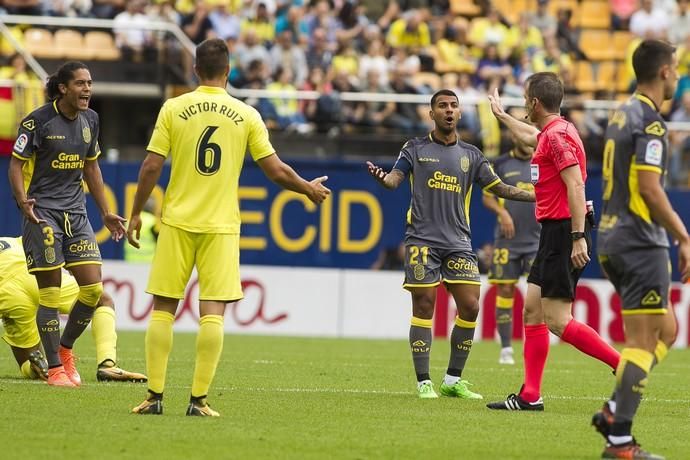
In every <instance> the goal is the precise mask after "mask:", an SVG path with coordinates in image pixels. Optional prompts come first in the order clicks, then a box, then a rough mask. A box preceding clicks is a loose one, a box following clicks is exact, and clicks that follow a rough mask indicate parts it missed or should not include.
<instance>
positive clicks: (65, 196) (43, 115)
mask: <svg viewBox="0 0 690 460" xmlns="http://www.w3.org/2000/svg"><path fill="white" fill-rule="evenodd" d="M100 153H101V151H100V147H99V145H98V114H97V113H96V112H94V111H93V110H91V109H89V110H87V111H85V112H79V114H78V116H77V118H76V119H75V120H69V119H68V118H66V117H64V116H63V115H61V114H60V112H59V111H58V109H57V104H56V103H55V102H50V103H48V104H45V105H43V106H42V107H39V108H38V109H36V110H34V111H33V112H31V113H30V114H29V115H28V116H27V117H26V118H25V119H24V120H22V122H21V125H20V126H19V132H18V134H17V140H16V141H15V143H14V148H13V152H12V154H13V155H14V156H15V157H17V158H19V159H21V160H24V161H26V164H25V165H24V186H25V188H27V196H28V197H29V198H34V199H36V207H37V208H47V209H59V210H64V211H69V212H80V213H86V201H85V196H84V189H83V187H82V177H83V176H82V170H83V169H84V162H85V161H90V160H95V159H96V158H98V155H100Z"/></svg>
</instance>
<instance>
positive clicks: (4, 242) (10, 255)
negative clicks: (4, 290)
mask: <svg viewBox="0 0 690 460" xmlns="http://www.w3.org/2000/svg"><path fill="white" fill-rule="evenodd" d="M26 271H27V269H26V256H25V255H24V248H23V247H22V239H21V238H4V237H3V238H0V283H2V282H4V281H6V280H8V279H10V278H14V277H15V276H17V275H18V274H20V273H26Z"/></svg>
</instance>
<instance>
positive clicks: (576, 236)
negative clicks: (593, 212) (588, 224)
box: [570, 232, 585, 241]
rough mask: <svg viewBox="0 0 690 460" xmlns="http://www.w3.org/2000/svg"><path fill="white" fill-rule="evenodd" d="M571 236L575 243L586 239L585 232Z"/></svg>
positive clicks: (572, 233) (571, 233)
mask: <svg viewBox="0 0 690 460" xmlns="http://www.w3.org/2000/svg"><path fill="white" fill-rule="evenodd" d="M570 236H571V238H572V239H573V241H577V240H579V239H582V238H584V237H585V232H570Z"/></svg>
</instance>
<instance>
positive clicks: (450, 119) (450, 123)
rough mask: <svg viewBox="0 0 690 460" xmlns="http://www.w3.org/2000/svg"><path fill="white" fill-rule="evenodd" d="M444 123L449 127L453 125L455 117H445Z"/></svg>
mask: <svg viewBox="0 0 690 460" xmlns="http://www.w3.org/2000/svg"><path fill="white" fill-rule="evenodd" d="M446 123H447V124H448V125H449V126H450V125H452V124H453V123H455V117H452V116H451V117H446Z"/></svg>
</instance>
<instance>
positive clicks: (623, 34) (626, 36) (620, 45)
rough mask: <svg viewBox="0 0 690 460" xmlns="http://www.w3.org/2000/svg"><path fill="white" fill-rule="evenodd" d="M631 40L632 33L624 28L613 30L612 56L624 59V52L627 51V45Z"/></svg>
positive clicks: (620, 59)
mask: <svg viewBox="0 0 690 460" xmlns="http://www.w3.org/2000/svg"><path fill="white" fill-rule="evenodd" d="M632 40H633V35H632V33H630V32H627V31H624V30H617V31H615V32H613V57H614V59H618V60H619V61H623V60H625V54H626V53H627V51H628V46H629V45H630V42H631V41H632Z"/></svg>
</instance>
